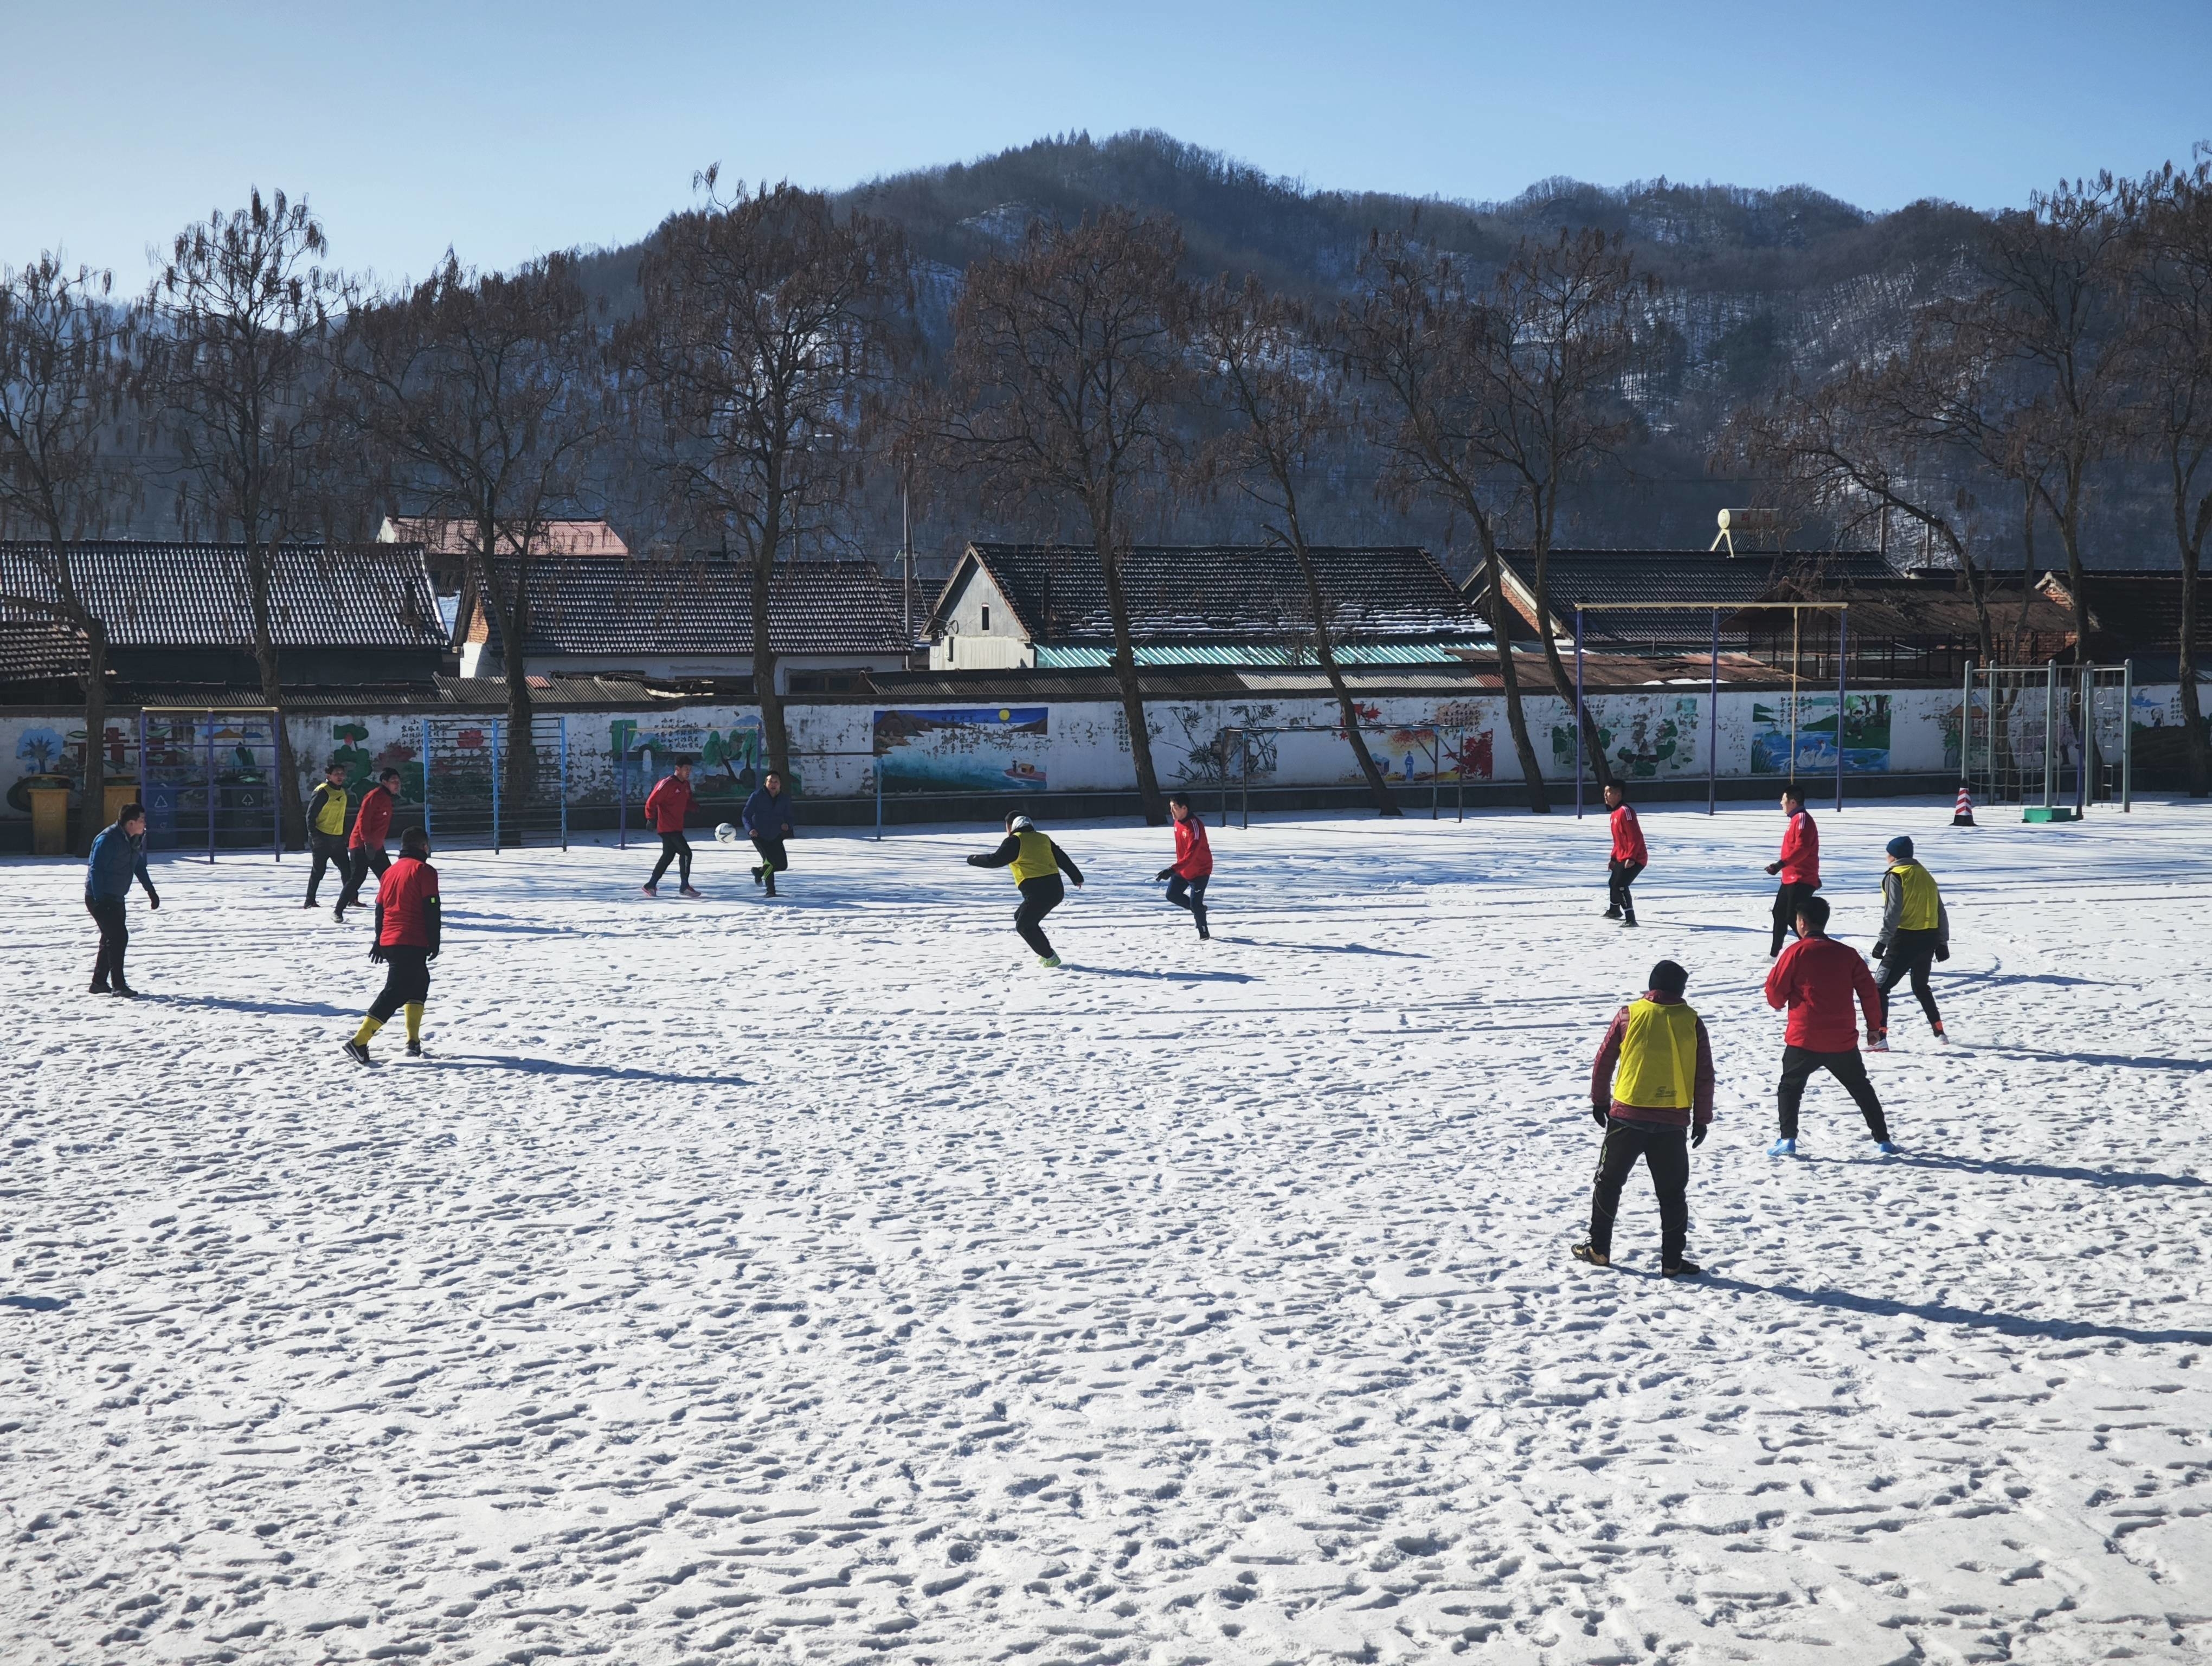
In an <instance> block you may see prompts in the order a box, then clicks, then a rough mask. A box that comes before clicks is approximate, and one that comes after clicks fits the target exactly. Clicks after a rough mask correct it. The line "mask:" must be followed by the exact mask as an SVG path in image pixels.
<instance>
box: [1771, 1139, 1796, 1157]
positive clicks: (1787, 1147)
mask: <svg viewBox="0 0 2212 1666" xmlns="http://www.w3.org/2000/svg"><path fill="white" fill-rule="evenodd" d="M1766 1154H1767V1155H1768V1156H1769V1157H1795V1156H1796V1155H1797V1142H1796V1140H1776V1141H1775V1142H1774V1143H1773V1144H1772V1145H1771V1146H1768V1147H1767V1148H1766Z"/></svg>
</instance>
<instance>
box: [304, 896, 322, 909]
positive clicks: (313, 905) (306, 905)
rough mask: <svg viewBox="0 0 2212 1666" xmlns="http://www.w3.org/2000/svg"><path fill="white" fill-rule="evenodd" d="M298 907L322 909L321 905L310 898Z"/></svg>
mask: <svg viewBox="0 0 2212 1666" xmlns="http://www.w3.org/2000/svg"><path fill="white" fill-rule="evenodd" d="M300 906H301V908H303V909H319V908H320V907H322V904H321V903H318V902H317V901H316V900H315V899H314V898H313V897H309V898H308V899H307V901H306V902H304V903H301V904H300Z"/></svg>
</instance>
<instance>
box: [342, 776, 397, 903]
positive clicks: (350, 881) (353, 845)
mask: <svg viewBox="0 0 2212 1666" xmlns="http://www.w3.org/2000/svg"><path fill="white" fill-rule="evenodd" d="M398 802H399V771H398V770H397V769H386V770H383V771H381V772H380V774H379V775H377V777H376V785H375V786H374V787H370V788H369V789H368V791H367V792H366V793H362V795H361V809H360V811H359V812H358V813H356V815H355V817H354V818H353V837H352V838H351V839H350V840H349V841H348V842H347V844H346V873H345V884H344V885H343V886H342V887H340V889H339V891H338V901H337V907H336V908H334V909H331V919H333V920H343V919H344V918H345V911H346V910H347V909H353V908H359V907H360V906H361V882H362V880H363V879H367V878H368V875H369V872H370V870H371V869H374V870H375V873H376V882H377V884H379V885H382V884H383V883H384V876H385V874H386V872H388V871H389V870H390V868H391V866H392V859H391V858H390V857H389V856H387V855H386V854H384V842H385V840H386V839H388V838H390V837H391V836H392V806H393V805H395V804H397V803H398Z"/></svg>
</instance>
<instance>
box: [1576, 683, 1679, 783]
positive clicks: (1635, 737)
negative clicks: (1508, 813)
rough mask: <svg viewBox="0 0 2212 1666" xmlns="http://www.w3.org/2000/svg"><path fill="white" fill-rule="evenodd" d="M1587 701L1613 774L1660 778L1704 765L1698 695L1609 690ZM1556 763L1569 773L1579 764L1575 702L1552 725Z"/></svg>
mask: <svg viewBox="0 0 2212 1666" xmlns="http://www.w3.org/2000/svg"><path fill="white" fill-rule="evenodd" d="M1584 703H1585V704H1586V705H1587V706H1588V708H1589V714H1590V717H1591V720H1592V721H1594V722H1595V724H1596V726H1597V739H1598V745H1600V746H1601V747H1602V748H1604V751H1605V756H1606V758H1607V762H1608V763H1611V764H1612V765H1613V774H1614V775H1618V776H1620V777H1621V778H1622V779H1624V780H1627V781H1656V780H1658V779H1659V778H1660V777H1662V776H1669V775H1697V774H1699V773H1701V772H1702V771H1703V770H1704V769H1705V746H1704V734H1705V725H1704V715H1705V702H1703V701H1702V700H1700V699H1699V698H1698V697H1697V696H1695V695H1688V694H1606V695H1599V696H1595V697H1594V698H1592V699H1589V700H1588V701H1586V702H1584ZM1552 767H1553V769H1556V770H1561V771H1565V772H1566V773H1568V774H1570V775H1571V773H1572V772H1573V769H1574V767H1575V721H1574V708H1573V706H1572V704H1571V703H1568V704H1567V707H1566V710H1565V712H1564V713H1563V714H1562V715H1561V717H1560V719H1559V721H1557V722H1555V723H1553V725H1552ZM1592 773H1593V774H1595V771H1593V772H1592Z"/></svg>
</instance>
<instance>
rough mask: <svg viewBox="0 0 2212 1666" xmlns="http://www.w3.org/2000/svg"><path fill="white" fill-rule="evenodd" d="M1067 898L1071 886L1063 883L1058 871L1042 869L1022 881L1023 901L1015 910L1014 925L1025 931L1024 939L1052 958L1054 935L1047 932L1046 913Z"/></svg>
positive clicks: (1017, 929) (1015, 927)
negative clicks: (1046, 933) (1050, 935)
mask: <svg viewBox="0 0 2212 1666" xmlns="http://www.w3.org/2000/svg"><path fill="white" fill-rule="evenodd" d="M1066 900H1067V887H1066V886H1065V885H1061V884H1060V875H1058V874H1057V873H1041V874H1039V875H1038V876H1037V877H1036V879H1024V880H1023V881H1022V905H1021V907H1019V908H1018V909H1015V910H1014V929H1015V930H1016V931H1018V932H1019V933H1021V934H1022V941H1023V942H1024V943H1026V944H1028V945H1030V947H1031V948H1032V949H1035V950H1036V952H1037V953H1038V954H1039V955H1041V956H1043V957H1044V958H1051V955H1052V939H1050V938H1049V937H1047V936H1046V935H1045V934H1044V917H1045V915H1048V914H1050V913H1051V912H1052V911H1053V910H1054V909H1056V908H1058V907H1059V906H1060V904H1061V903H1064V902H1066Z"/></svg>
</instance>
